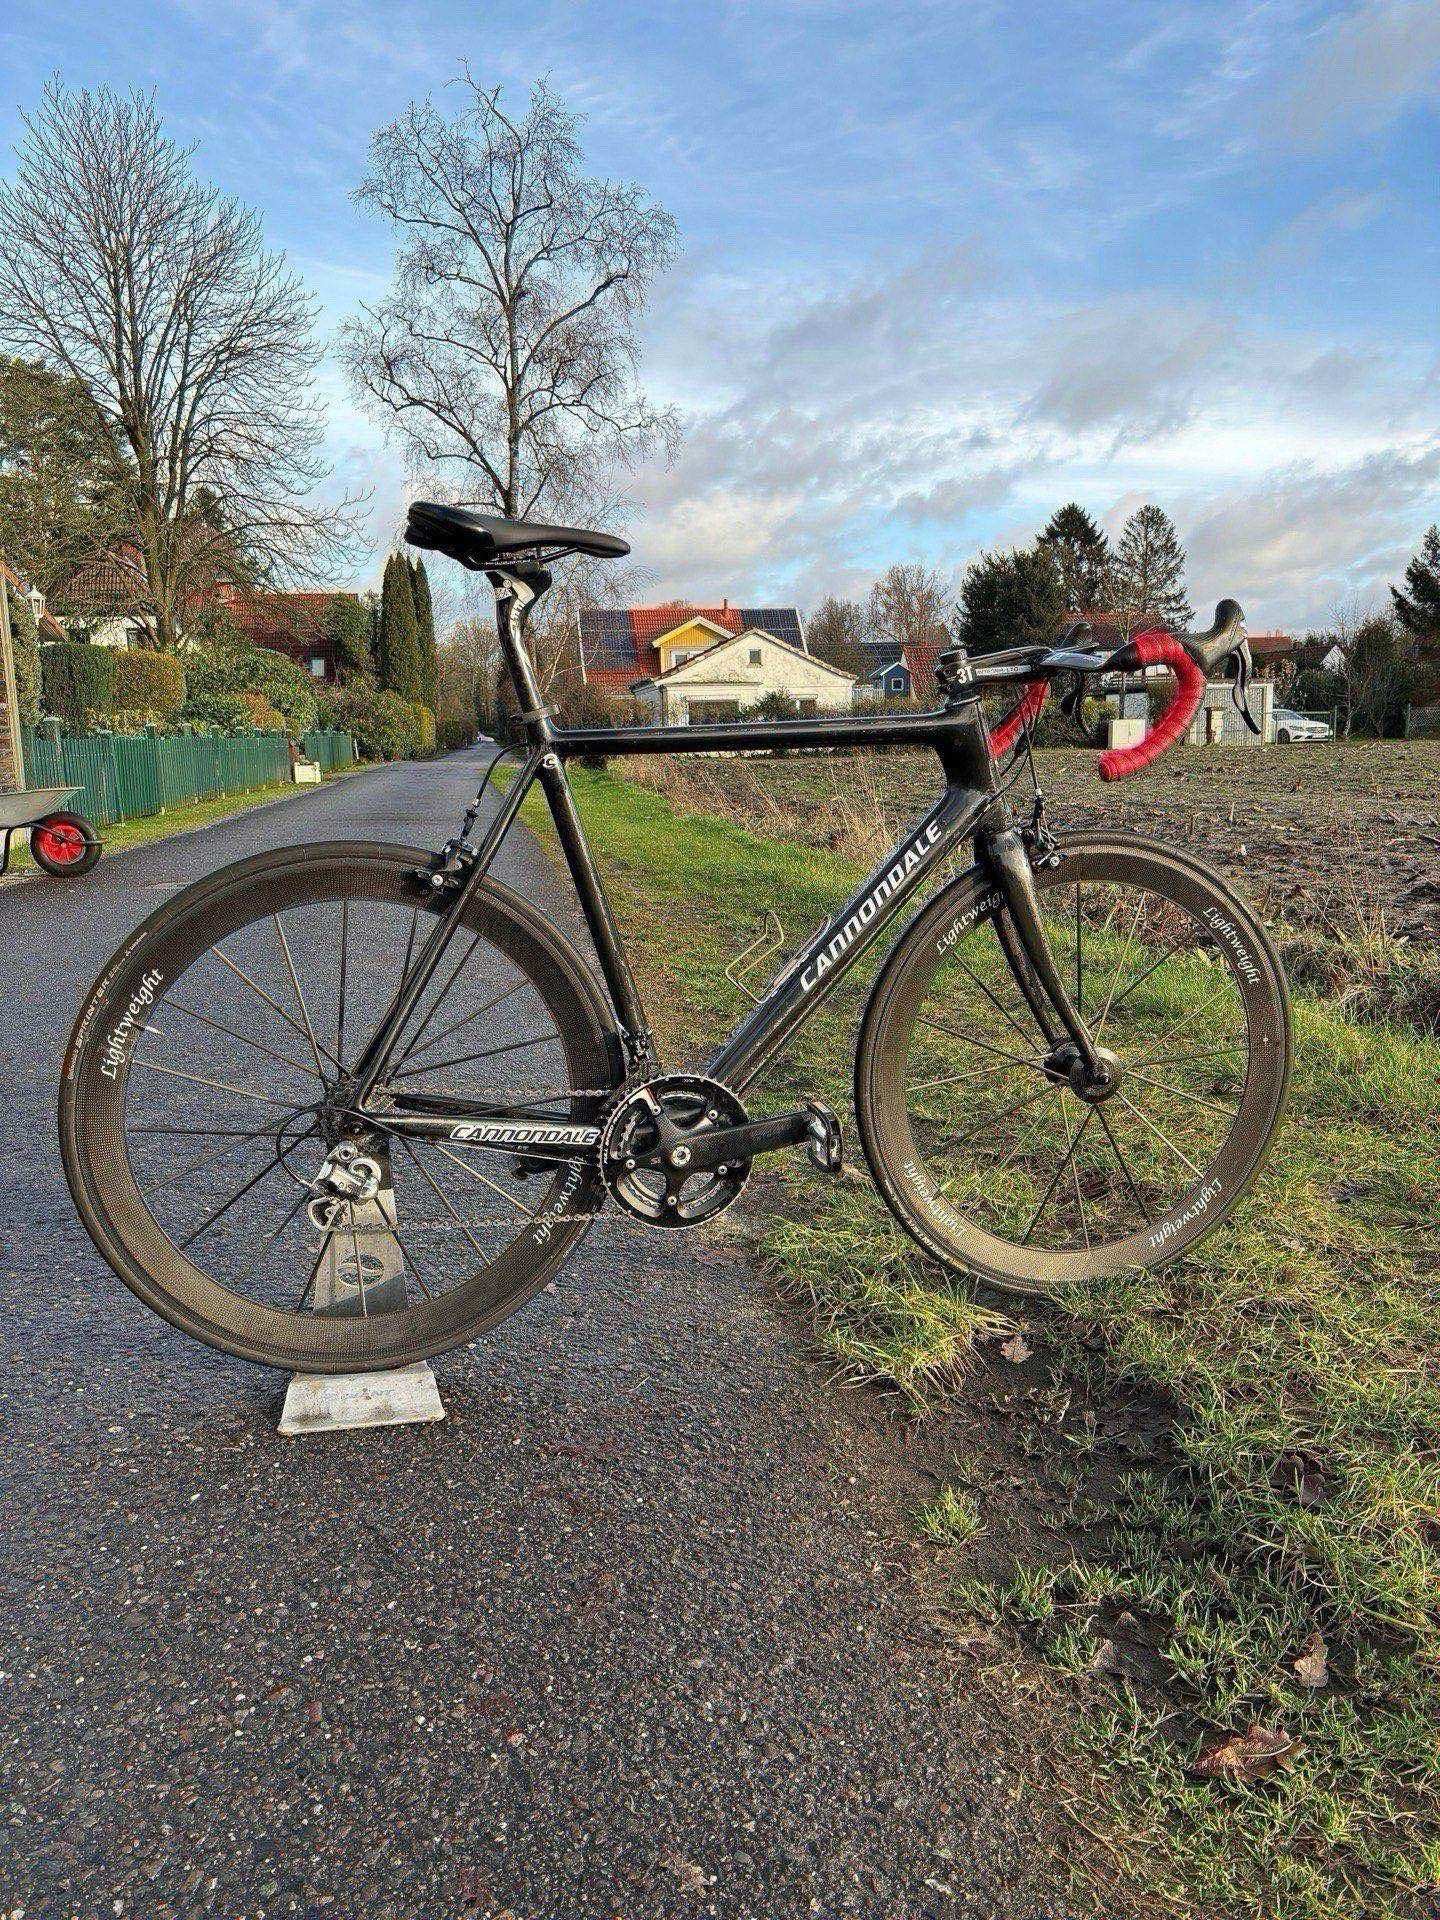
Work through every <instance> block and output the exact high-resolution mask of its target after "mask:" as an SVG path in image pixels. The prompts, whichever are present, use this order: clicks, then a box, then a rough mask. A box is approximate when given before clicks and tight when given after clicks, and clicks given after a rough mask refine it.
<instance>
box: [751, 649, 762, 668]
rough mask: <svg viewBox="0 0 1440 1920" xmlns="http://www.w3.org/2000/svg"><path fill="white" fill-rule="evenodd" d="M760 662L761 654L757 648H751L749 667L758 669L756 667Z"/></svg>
mask: <svg viewBox="0 0 1440 1920" xmlns="http://www.w3.org/2000/svg"><path fill="white" fill-rule="evenodd" d="M760 660H761V653H760V649H759V647H751V649H750V664H751V666H752V667H758V666H759V664H760Z"/></svg>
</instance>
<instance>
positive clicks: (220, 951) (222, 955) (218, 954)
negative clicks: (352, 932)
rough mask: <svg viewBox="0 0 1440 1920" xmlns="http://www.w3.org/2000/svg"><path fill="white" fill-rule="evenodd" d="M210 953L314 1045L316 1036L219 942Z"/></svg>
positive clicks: (332, 1059)
mask: <svg viewBox="0 0 1440 1920" xmlns="http://www.w3.org/2000/svg"><path fill="white" fill-rule="evenodd" d="M210 951H211V953H213V954H214V956H215V958H216V959H217V960H223V961H224V963H225V965H226V966H227V967H229V969H230V971H231V972H232V973H234V974H238V975H239V976H240V978H241V979H242V980H243V981H244V982H245V984H246V986H247V987H249V988H250V990H251V992H252V993H258V994H259V996H260V998H261V999H262V1000H263V1001H264V1002H265V1004H266V1006H267V1007H270V1008H271V1009H272V1010H273V1011H274V1012H275V1013H277V1014H278V1015H279V1016H280V1018H281V1019H282V1020H283V1021H284V1022H285V1024H286V1026H287V1027H293V1028H294V1029H295V1031H296V1033H298V1034H299V1036H300V1038H301V1039H302V1040H309V1041H311V1042H312V1043H313V1041H314V1037H315V1036H314V1035H313V1034H309V1033H306V1031H305V1029H304V1027H302V1026H301V1025H300V1022H299V1021H298V1020H296V1019H295V1018H294V1017H293V1015H291V1014H288V1013H287V1012H286V1011H285V1009H284V1007H282V1006H281V1005H280V1002H279V1001H278V1000H276V999H275V998H274V997H273V996H272V995H270V994H268V993H267V992H266V991H265V989H264V988H263V987H262V986H260V985H259V983H258V982H257V981H254V980H252V979H251V978H250V976H249V974H248V973H247V972H246V971H245V969H244V968H243V967H242V966H237V964H236V963H235V961H233V960H232V959H231V958H230V956H229V954H228V953H226V951H225V949H224V948H223V947H222V946H221V945H220V943H219V942H218V941H217V942H216V943H215V945H214V946H213V947H211V949H210ZM326 1058H327V1059H329V1060H330V1063H331V1065H332V1066H333V1067H334V1068H335V1070H336V1071H337V1072H338V1071H339V1069H340V1062H339V1061H338V1060H336V1059H334V1058H333V1056H331V1055H329V1054H327V1055H326ZM307 1071H308V1069H307Z"/></svg>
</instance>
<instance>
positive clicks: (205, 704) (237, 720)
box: [181, 693, 255, 733]
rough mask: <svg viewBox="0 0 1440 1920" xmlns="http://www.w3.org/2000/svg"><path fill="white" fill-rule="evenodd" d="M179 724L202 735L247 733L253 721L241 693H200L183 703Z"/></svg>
mask: <svg viewBox="0 0 1440 1920" xmlns="http://www.w3.org/2000/svg"><path fill="white" fill-rule="evenodd" d="M181 724H182V726H183V727H185V728H194V729H198V730H199V731H200V732H202V733H208V732H215V733H248V732H249V731H250V729H251V728H252V727H253V726H254V724H255V720H254V717H253V715H252V713H251V711H250V708H249V706H248V705H247V704H246V699H245V695H244V694H243V693H202V694H198V695H196V694H192V695H191V696H190V698H189V699H188V700H187V701H186V702H185V718H184V720H183V721H182V723H181Z"/></svg>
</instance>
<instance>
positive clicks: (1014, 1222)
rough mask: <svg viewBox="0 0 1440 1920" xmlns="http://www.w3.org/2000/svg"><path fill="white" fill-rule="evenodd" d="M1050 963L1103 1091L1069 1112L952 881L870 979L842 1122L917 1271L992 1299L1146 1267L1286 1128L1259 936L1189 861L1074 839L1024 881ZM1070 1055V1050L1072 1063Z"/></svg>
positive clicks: (1214, 880) (1231, 898) (983, 932)
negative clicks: (929, 1266) (935, 1266)
mask: <svg viewBox="0 0 1440 1920" xmlns="http://www.w3.org/2000/svg"><path fill="white" fill-rule="evenodd" d="M1035 884H1036V887H1037V890H1038V892H1039V896H1040V906H1041V912H1042V917H1043V919H1044V923H1045V927H1046V932H1047V935H1048V937H1049V941H1050V945H1051V949H1052V951H1053V953H1054V955H1055V958H1056V961H1057V963H1058V964H1059V966H1060V969H1061V972H1062V976H1063V977H1064V978H1065V980H1066V983H1067V985H1068V987H1069V989H1070V992H1071V994H1072V995H1073V997H1074V999H1075V1001H1076V1004H1077V1006H1078V1007H1079V1009H1080V1011H1081V1013H1082V1015H1083V1017H1084V1019H1085V1021H1086V1023H1087V1025H1088V1027H1089V1029H1090V1032H1091V1035H1092V1036H1093V1038H1094V1039H1095V1041H1096V1043H1097V1045H1098V1046H1099V1047H1101V1048H1103V1049H1105V1050H1106V1052H1107V1053H1108V1054H1109V1055H1111V1056H1113V1058H1114V1061H1115V1063H1116V1068H1117V1079H1116V1083H1115V1086H1114V1090H1113V1092H1111V1093H1110V1094H1109V1095H1108V1097H1106V1098H1102V1099H1090V1098H1087V1097H1085V1096H1084V1095H1083V1094H1082V1093H1080V1092H1077V1090H1076V1086H1077V1080H1081V1079H1083V1075H1079V1074H1078V1073H1077V1075H1076V1076H1074V1077H1072V1075H1071V1074H1070V1072H1069V1071H1068V1068H1069V1066H1070V1065H1071V1064H1072V1063H1071V1062H1070V1061H1069V1060H1068V1058H1067V1056H1066V1055H1065V1052H1064V1049H1063V1048H1058V1049H1057V1048H1056V1047H1053V1046H1051V1045H1050V1044H1049V1043H1048V1042H1047V1041H1046V1038H1045V1036H1044V1034H1043V1033H1042V1032H1041V1029H1040V1027H1039V1025H1038V1023H1037V1022H1036V1020H1035V1017H1034V1014H1033V1013H1032V1011H1031V1009H1030V1007H1029V1006H1028V1004H1027V1002H1026V1000H1025V998H1024V996H1023V994H1022V993H1021V991H1020V989H1019V986H1018V984H1017V982H1016V979H1015V976H1014V974H1013V973H1012V972H1011V970H1010V967H1009V964H1008V962H1007V961H1006V959H1005V955H1004V953H1003V951H1002V949H1001V946H1000V942H999V939H998V936H997V931H996V920H995V915H996V910H997V908H998V907H999V904H1000V896H999V894H998V892H997V891H996V890H995V888H994V887H993V886H992V885H991V884H990V883H989V882H988V881H987V880H986V879H985V878H984V876H982V875H981V874H979V873H978V872H977V873H971V874H967V875H966V876H964V877H963V878H962V879H960V880H958V881H957V882H956V883H955V884H954V885H953V886H951V887H948V888H947V889H946V890H945V892H944V893H942V894H941V895H939V896H938V897H937V898H936V899H935V900H934V901H933V902H932V903H931V904H930V906H929V907H928V908H927V909H926V910H925V911H924V913H922V914H921V915H920V917H919V918H918V919H917V920H916V921H915V923H914V924H913V926H911V927H910V928H909V929H908V930H907V931H906V933H905V935H904V936H903V937H902V939H901V940H900V942H899V944H898V945H897V946H896V948H895V951H894V952H893V953H892V955H891V956H890V959H889V960H888V961H887V962H886V965H885V968H884V970H883V971H882V973H881V975H880V978H879V980H878V981H877V982H876V986H875V991H874V994H873V996H872V998H871V1002H870V1005H869V1007H868V1008H867V1010H866V1015H865V1020H864V1024H863V1026H862V1029H861V1035H860V1044H859V1051H858V1055H857V1061H856V1112H857V1118H858V1121H859V1126H860V1134H861V1139H862V1141H863V1142H864V1147H865V1152H866V1156H867V1158H868V1159H869V1162H870V1167H871V1171H872V1173H873V1174H874V1177H875V1181H876V1184H877V1185H878V1187H879V1188H880V1191H881V1193H882V1194H883V1195H884V1197H885V1199H886V1201H887V1202H888V1204H889V1205H890V1207H891V1209H892V1211H893V1212H894V1213H895V1214H896V1216H897V1217H898V1218H899V1219H900V1221H901V1222H902V1223H903V1224H904V1225H905V1227H906V1228H907V1229H908V1230H909V1231H910V1232H911V1233H912V1234H913V1235H914V1237H915V1238H916V1239H917V1240H919V1241H920V1243H921V1244H922V1245H923V1246H925V1247H926V1248H927V1249H928V1250H929V1251H930V1252H932V1253H934V1254H936V1255H938V1256H939V1257H940V1258H941V1259H942V1260H945V1261H948V1262H950V1263H951V1264H953V1265H955V1266H957V1267H960V1268H963V1269H964V1270H966V1271H967V1272H970V1273H974V1274H977V1275H979V1276H981V1277H982V1278H984V1279H985V1280H987V1281H989V1282H991V1283H992V1284H993V1285H996V1286H999V1287H1003V1288H1007V1289H1010V1290H1012V1291H1016V1292H1021V1293H1039V1294H1043V1293H1045V1292H1047V1291H1049V1290H1050V1289H1052V1288H1054V1287H1055V1286H1057V1285H1058V1284H1061V1283H1068V1282H1075V1281H1082V1282H1083V1281H1087V1280H1094V1279H1098V1278H1100V1277H1102V1276H1104V1275H1106V1274H1111V1273H1116V1272H1119V1271H1122V1270H1123V1269H1125V1268H1127V1267H1149V1266H1153V1265H1155V1264H1156V1263H1157V1262H1159V1261H1160V1260H1163V1259H1169V1258H1171V1257H1172V1256H1174V1255H1176V1254H1178V1253H1181V1252H1183V1251H1184V1249H1185V1248H1186V1247H1188V1246H1191V1245H1193V1244H1194V1243H1195V1242H1196V1241H1197V1240H1199V1239H1200V1238H1201V1237H1202V1236H1203V1235H1204V1234H1206V1233H1208V1232H1210V1231H1211V1229H1212V1228H1214V1227H1215V1226H1216V1225H1218V1223H1219V1222H1220V1221H1221V1220H1223V1219H1224V1218H1225V1216H1226V1215H1227V1214H1228V1213H1229V1212H1230V1210H1231V1208H1232V1207H1233V1206H1234V1205H1235V1203H1236V1202H1237V1200H1239V1199H1240V1197H1241V1196H1242V1194H1244V1192H1245V1191H1246V1189H1247V1188H1248V1187H1249V1186H1250V1184H1251V1182H1252V1181H1253V1180H1254V1178H1255V1176H1256V1174H1257V1173H1258V1171H1259V1169H1260V1167H1261V1165H1262V1164H1263V1162H1264V1159H1265V1156H1266V1153H1267V1151H1268V1149H1269V1146H1270V1143H1271V1140H1272V1139H1273V1137H1274V1134H1275V1130H1276V1127H1277V1126H1278V1125H1279V1122H1280V1119H1281V1116H1282V1113H1283V1111H1284V1105H1285V1096H1286V1090H1287V1087H1288V1083H1289V1073H1290V1021H1289V1007H1288V1002H1287V999H1286V994H1285V986H1284V979H1283V976H1282V974H1281V971H1280V966H1279V963H1278V961H1277V960H1276V958H1275V954H1274V952H1273V949H1272V948H1271V946H1270V943H1269V941H1268V939H1267V938H1266V935H1265V932H1264V929H1263V928H1262V927H1261V926H1260V924H1259V922H1258V921H1257V920H1256V919H1255V917H1254V916H1253V914H1251V912H1250V911H1249V909H1248V908H1247V907H1246V906H1245V905H1244V904H1243V902H1241V901H1240V900H1238V899H1237V898H1236V896H1235V895H1234V894H1233V893H1231V892H1230V890H1229V889H1228V888H1227V887H1226V886H1225V885H1224V883H1223V882H1222V881H1221V880H1220V879H1219V877H1218V876H1217V875H1215V874H1213V873H1211V872H1210V871H1209V869H1208V868H1206V867H1205V866H1203V865H1202V864H1201V863H1200V862H1199V861H1197V860H1193V859H1191V858H1189V857H1188V856H1180V855H1175V854H1171V853H1169V852H1166V851H1164V850H1162V849H1160V848H1158V847H1152V846H1149V845H1147V844H1146V843H1145V842H1144V841H1139V840H1133V839H1130V838H1129V837H1128V836H1125V835H1118V834H1105V833H1100V834H1093V835H1077V836H1075V837H1073V838H1071V839H1068V840H1066V841H1062V843H1061V860H1060V864H1059V865H1058V866H1057V867H1054V868H1051V869H1042V870H1040V871H1037V872H1036V874H1035ZM1072 1051H1073V1049H1072Z"/></svg>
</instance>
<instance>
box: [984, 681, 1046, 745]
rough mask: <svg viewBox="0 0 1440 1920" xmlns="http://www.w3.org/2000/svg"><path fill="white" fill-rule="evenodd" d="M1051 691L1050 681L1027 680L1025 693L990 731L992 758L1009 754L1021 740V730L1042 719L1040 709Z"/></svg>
mask: <svg viewBox="0 0 1440 1920" xmlns="http://www.w3.org/2000/svg"><path fill="white" fill-rule="evenodd" d="M1049 691H1050V683H1049V681H1048V680H1027V681H1026V683H1025V691H1024V692H1023V693H1022V694H1021V696H1020V698H1019V699H1018V700H1017V701H1016V702H1015V704H1014V706H1013V707H1011V709H1010V711H1009V712H1008V713H1006V714H1002V715H1001V716H1000V718H999V719H998V720H997V721H996V722H995V724H994V726H993V727H992V728H991V729H990V757H991V759H992V760H998V759H999V758H1000V756H1001V754H1003V753H1008V752H1009V751H1010V749H1011V747H1013V746H1014V744H1015V742H1016V741H1017V740H1018V739H1019V738H1020V729H1021V728H1022V727H1028V726H1029V725H1030V723H1031V721H1033V720H1038V719H1039V718H1040V709H1041V708H1042V707H1043V706H1044V704H1045V696H1046V694H1047V693H1049Z"/></svg>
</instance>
